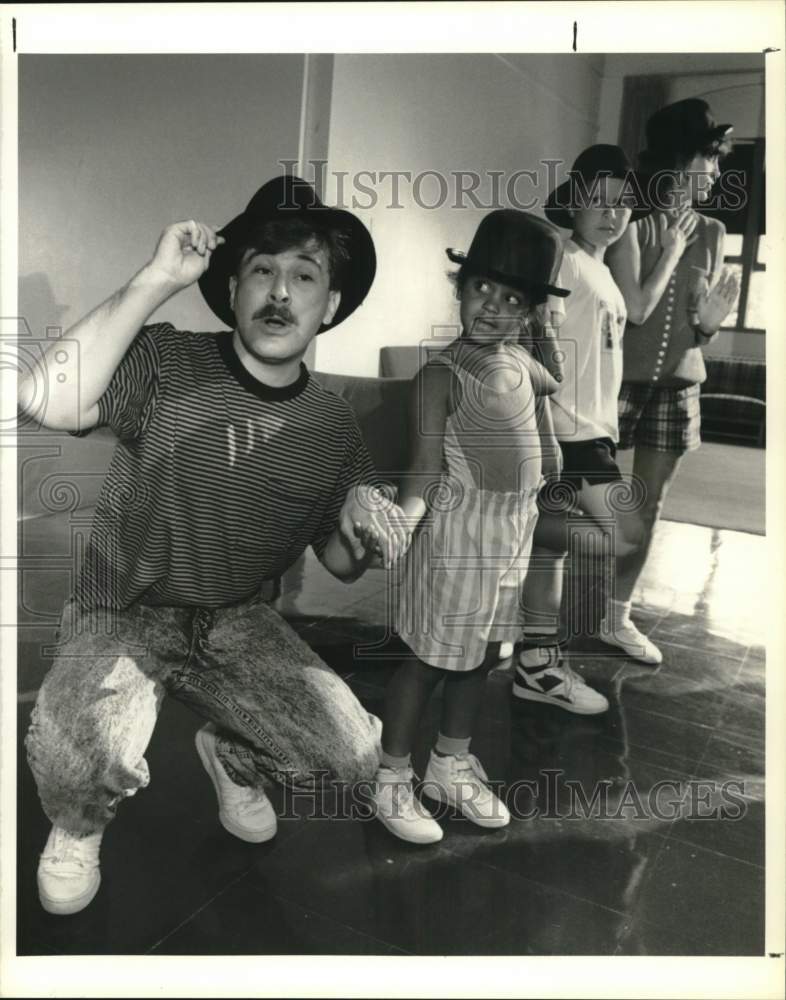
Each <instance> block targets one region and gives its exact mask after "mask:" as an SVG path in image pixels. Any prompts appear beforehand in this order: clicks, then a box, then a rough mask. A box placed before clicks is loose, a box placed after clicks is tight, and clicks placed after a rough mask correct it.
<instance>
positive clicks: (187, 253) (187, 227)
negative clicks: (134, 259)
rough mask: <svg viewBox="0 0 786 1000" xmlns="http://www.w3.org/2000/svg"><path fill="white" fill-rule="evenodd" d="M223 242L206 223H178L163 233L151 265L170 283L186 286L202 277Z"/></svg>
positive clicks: (156, 272)
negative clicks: (212, 256) (214, 252)
mask: <svg viewBox="0 0 786 1000" xmlns="http://www.w3.org/2000/svg"><path fill="white" fill-rule="evenodd" d="M223 242H224V237H223V236H217V235H216V231H215V229H213V228H212V227H210V226H208V225H206V224H205V223H204V222H196V221H194V220H193V219H191V220H189V221H188V222H174V223H172V225H171V226H167V227H166V229H165V230H164V231H163V233H162V234H161V237H160V238H159V240H158V245H157V246H156V250H155V253H154V254H153V259H152V260H151V261H150V265H149V267H150V269H151V270H152V271H153V272H154V273H155V274H156V275H158V276H160V277H161V278H162V279H163V280H164V281H166V282H167V283H169V284H173V285H175V286H177V287H178V288H186V287H187V286H188V285H191V284H193V282H195V281H197V280H198V279H199V278H201V277H202V275H203V274H204V273H205V271H206V270H207V269H208V267H209V265H210V257H211V255H212V253H213V251H214V250H215V249H216V247H217V246H219V245H220V244H221V243H223Z"/></svg>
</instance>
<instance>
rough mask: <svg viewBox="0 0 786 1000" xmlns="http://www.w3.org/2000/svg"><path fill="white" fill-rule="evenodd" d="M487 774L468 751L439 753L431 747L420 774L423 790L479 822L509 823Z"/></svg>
mask: <svg viewBox="0 0 786 1000" xmlns="http://www.w3.org/2000/svg"><path fill="white" fill-rule="evenodd" d="M488 780H489V779H488V775H487V774H486V772H485V771H484V770H483V768H482V767H481V764H480V761H479V760H478V758H477V757H475V756H474V755H473V754H471V753H461V754H455V755H453V754H451V755H448V756H445V757H441V756H440V755H439V754H438V753H436V751H434V750H432V751H431V756H430V758H429V762H428V767H427V768H426V773H425V775H424V777H423V792H424V794H425V795H428V796H429V797H430V798H432V799H436V800H437V801H438V802H446V803H448V805H451V806H453V807H454V809H458V810H459V811H460V812H461V813H462V814H463V815H464V816H466V817H467V819H471V820H472V822H473V823H477V824H478V826H484V827H489V828H492V829H494V828H496V827H501V826H507V825H508V823H510V813H509V812H508V810H507V807H506V806H505V804H504V802H501V801H500V800H499V799H498V798H497V796H496V795H495V794H494V793H493V792H492V791H491V789H490V788H489V787H488Z"/></svg>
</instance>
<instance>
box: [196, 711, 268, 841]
mask: <svg viewBox="0 0 786 1000" xmlns="http://www.w3.org/2000/svg"><path fill="white" fill-rule="evenodd" d="M195 742H196V748H197V753H198V754H199V759H200V760H201V761H202V764H203V766H204V768H205V770H206V771H207V773H208V776H209V778H210V780H211V781H212V782H213V787H214V788H215V790H216V795H217V796H218V818H219V820H220V821H221V825H222V826H223V827H224V829H225V830H228V831H229V833H231V834H233V835H234V836H235V837H239V838H240V840H245V841H247V842H248V843H249V844H261V843H263V842H264V841H266V840H272V838H273V837H275V835H276V830H277V829H278V821H277V819H276V813H275V810H274V809H273V806H272V805H271V803H270V799H269V798H268V797H267V795H265V793H264V792H263V791H262V789H261V788H253V787H251V786H247V785H236V784H235V782H234V781H232V779H231V778H230V777H229V775H228V774H227V773H226V771H225V770H224V768H223V766H222V764H221V761H220V760H219V759H218V754H217V753H216V731H215V728H214V727H213V725H212V724H211V723H208V724H207V725H206V726H203V727H202V729H200V730H199V732H198V733H197V734H196V739H195Z"/></svg>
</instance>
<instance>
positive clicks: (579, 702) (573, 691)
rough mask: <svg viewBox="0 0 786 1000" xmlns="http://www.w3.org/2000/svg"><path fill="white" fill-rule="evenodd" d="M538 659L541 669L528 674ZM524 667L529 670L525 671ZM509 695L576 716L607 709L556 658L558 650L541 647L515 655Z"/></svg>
mask: <svg viewBox="0 0 786 1000" xmlns="http://www.w3.org/2000/svg"><path fill="white" fill-rule="evenodd" d="M536 655H537V656H538V658H539V659H540V661H541V663H542V664H543V667H542V669H540V670H532V667H533V666H534V665H535V664H532V663H527V662H526V660H525V657H528V658H529V659H530V660H532V659H533V658H534V657H535V656H536ZM525 665H526V666H527V667H529V669H528V670H525V669H524V667H525ZM513 694H514V695H515V697H516V698H523V699H524V700H525V701H542V702H545V703H546V704H548V705H557V706H558V707H559V708H564V709H565V710H566V711H568V712H574V713H575V714H576V715H598V714H599V713H600V712H605V711H606V709H607V708H608V707H609V702H608V699H607V698H605V697H604V696H603V695H602V694H601V693H600V692H599V691H595V689H594V688H591V687H589V686H588V685H587V683H586V681H585V680H584V678H583V677H579V675H578V674H574V672H573V671H572V670H571V669H570V667H569V666H568V665H567V663H565V661H564V660H563V659H562V657H561V656H560V652H559V647H558V646H541V647H539V648H538V649H534V650H528V651H527V652H526V653H524V652H522V653H519V662H518V665H517V666H516V676H515V679H514V681H513Z"/></svg>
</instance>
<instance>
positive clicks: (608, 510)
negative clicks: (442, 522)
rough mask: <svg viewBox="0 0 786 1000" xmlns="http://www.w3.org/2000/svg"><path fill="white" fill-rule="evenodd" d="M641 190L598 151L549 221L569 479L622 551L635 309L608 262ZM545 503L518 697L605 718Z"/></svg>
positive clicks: (527, 593)
mask: <svg viewBox="0 0 786 1000" xmlns="http://www.w3.org/2000/svg"><path fill="white" fill-rule="evenodd" d="M636 182H637V179H636V177H635V175H634V174H633V171H632V168H631V166H630V164H629V163H628V161H627V159H626V157H625V154H624V153H623V151H622V150H621V149H620V148H619V147H618V146H609V145H596V146H591V147H590V148H589V149H586V150H584V152H583V153H581V155H580V156H579V157H578V158H577V159H576V162H575V163H574V165H573V168H572V170H571V172H570V178H569V180H567V181H566V182H565V183H564V184H561V185H560V186H559V187H557V188H556V189H555V190H554V191H552V192H551V194H550V195H549V198H548V201H547V203H546V215H547V217H548V218H549V219H550V220H551V221H552V222H554V223H555V224H556V225H558V226H562V227H563V228H569V229H570V230H571V236H570V239H568V240H567V242H566V244H565V251H564V255H563V259H562V267H561V269H560V274H559V279H558V281H559V284H560V285H562V286H564V287H566V288H569V289H570V291H571V297H570V299H569V300H568V302H567V304H566V309H565V316H564V318H563V320H562V323H561V324H560V327H559V342H560V346H561V347H562V350H563V353H564V357H565V360H564V365H563V369H564V378H563V380H562V382H561V384H560V386H559V388H558V389H557V391H556V392H555V393H554V394H553V395H552V397H551V409H552V414H553V419H554V429H555V432H556V435H557V438H558V439H559V443H560V448H561V450H562V460H563V473H562V480H563V482H564V483H566V484H567V485H569V486H570V487H571V491H572V492H575V497H576V501H577V504H578V507H579V509H580V510H581V511H582V512H583V513H584V514H585V515H587V516H588V517H589V518H591V519H592V521H593V527H594V528H595V529H596V530H597V531H598V532H599V533H600V534H601V538H602V539H603V538H605V539H606V540H607V542H608V543H609V545H610V547H611V546H612V545H613V549H614V550H616V552H617V553H620V552H622V553H625V552H627V551H630V542H629V540H628V535H629V529H628V527H627V524H626V522H625V521H624V519H623V518H615V516H614V508H613V505H612V504H611V503H610V492H609V491H610V487H611V489H612V492H613V484H615V483H617V482H620V481H621V479H622V476H621V473H620V470H619V468H618V466H617V463H616V461H615V454H616V442H617V438H618V433H617V394H618V392H619V387H620V383H621V380H622V333H623V330H624V327H625V302H624V300H623V297H622V294H621V292H620V291H619V289H618V288H617V286H616V285H615V283H614V281H613V279H612V276H611V274H610V272H609V270H608V268H607V267H606V266H605V264H604V263H603V255H604V253H605V252H606V249H607V248H608V247H609V246H610V245H611V244H613V243H614V242H615V241H617V240H619V239H620V238H621V236H622V234H623V233H624V232H625V230H626V228H627V226H628V224H629V222H630V221H631V217H635V218H643V217H644V216H645V215H646V214H647V212H648V209H647V207H646V206H645V205H639V206H638V207H636V208H634V207H633V204H632V201H633V200H634V198H635V196H636V195H637V187H636ZM543 504H544V506H543V507H542V509H541V520H540V523H539V524H538V537H537V538H536V545H537V552H536V554H537V556H538V559H537V564H538V569H537V572H531V573H530V574H529V575H528V577H527V580H526V583H525V587H524V594H523V605H524V612H525V627H524V634H523V642H522V647H521V651H520V653H519V662H518V664H517V667H516V680H515V683H514V685H513V694H514V696H516V697H518V698H522V699H526V700H531V701H540V702H545V703H548V704H552V705H557V706H559V707H560V708H563V709H566V710H567V711H570V712H575V713H578V714H582V715H592V714H596V713H599V712H604V711H605V710H606V709H607V708H608V701H607V700H606V698H605V697H604V696H603V695H602V694H600V693H599V692H597V691H594V690H593V689H592V688H590V687H588V686H587V685H586V684H585V683H584V681H583V680H582V679H581V677H579V676H578V675H577V674H574V673H573V671H572V670H571V669H570V667H569V666H568V664H567V663H566V662H565V661H564V660H563V657H562V655H561V647H560V644H559V642H558V622H559V611H560V604H561V600H562V583H563V567H564V559H565V548H566V544H565V529H566V517H567V512H566V511H565V509H564V508H563V509H559V507H560V505H556V506H552V505H551V504H549V502H548V498H544V500H543ZM550 508H551V509H550Z"/></svg>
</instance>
